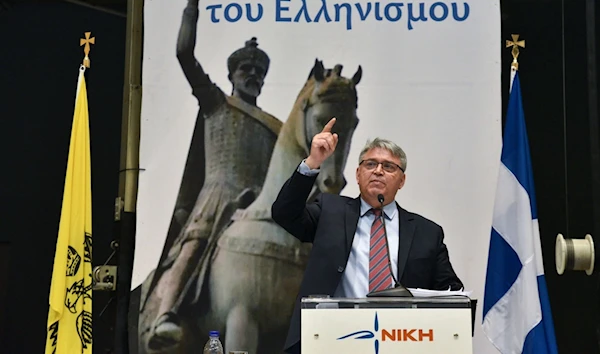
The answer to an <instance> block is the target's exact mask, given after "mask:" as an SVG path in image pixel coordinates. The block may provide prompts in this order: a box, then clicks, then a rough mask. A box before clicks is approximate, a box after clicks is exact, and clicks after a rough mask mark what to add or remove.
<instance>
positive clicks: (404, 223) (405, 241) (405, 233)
mask: <svg viewBox="0 0 600 354" xmlns="http://www.w3.org/2000/svg"><path fill="white" fill-rule="evenodd" d="M396 206H397V207H398V220H399V222H400V228H399V229H400V242H399V243H398V244H399V247H398V282H401V279H402V274H403V273H404V268H405V267H406V261H407V260H408V252H409V251H410V246H411V244H412V240H413V237H414V235H415V225H414V223H413V220H414V218H413V217H412V216H411V215H410V214H409V213H408V212H407V211H406V210H404V209H402V208H401V207H400V205H398V203H396Z"/></svg>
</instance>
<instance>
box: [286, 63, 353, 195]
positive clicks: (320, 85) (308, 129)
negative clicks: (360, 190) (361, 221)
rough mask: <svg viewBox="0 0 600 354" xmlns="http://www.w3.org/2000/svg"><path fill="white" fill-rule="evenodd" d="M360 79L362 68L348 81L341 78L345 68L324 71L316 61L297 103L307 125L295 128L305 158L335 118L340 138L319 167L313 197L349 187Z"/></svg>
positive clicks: (333, 130)
mask: <svg viewBox="0 0 600 354" xmlns="http://www.w3.org/2000/svg"><path fill="white" fill-rule="evenodd" d="M361 77H362V68H361V67H360V66H359V67H358V70H357V71H356V73H355V74H354V76H352V78H346V77H343V76H342V65H340V64H338V65H336V66H335V67H334V68H333V69H325V67H324V66H323V62H322V61H320V60H315V64H314V66H313V68H312V69H311V71H310V74H309V76H308V80H307V82H306V84H305V86H304V89H303V90H302V91H301V92H300V95H299V97H298V100H297V101H296V102H297V104H299V105H300V107H299V108H300V109H299V110H300V111H301V112H302V113H303V114H302V116H303V120H302V121H303V122H304V129H296V134H297V140H298V143H299V144H300V146H303V147H304V150H305V151H304V152H305V156H308V154H309V153H310V145H311V141H312V138H313V136H315V135H316V134H318V133H320V132H321V131H322V130H323V127H324V126H325V124H327V122H329V120H330V119H331V118H333V117H335V118H336V123H335V125H334V126H333V129H332V132H333V133H337V134H338V137H339V140H338V145H337V147H336V150H335V152H334V153H333V155H332V156H330V157H329V158H328V159H327V160H325V162H323V164H322V165H321V167H320V170H321V172H320V173H319V176H318V178H317V183H316V188H317V189H318V190H313V193H311V197H312V196H314V195H315V194H316V193H318V192H326V193H334V194H339V193H340V192H341V190H342V189H343V188H344V187H345V185H346V179H345V178H344V168H345V166H346V161H347V158H348V154H349V152H350V145H351V141H352V135H353V134H354V130H355V129H356V126H357V125H358V121H359V120H358V117H357V115H356V109H357V107H358V96H357V92H356V85H358V83H359V82H360V80H361Z"/></svg>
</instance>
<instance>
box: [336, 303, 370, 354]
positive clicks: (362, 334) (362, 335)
mask: <svg viewBox="0 0 600 354" xmlns="http://www.w3.org/2000/svg"><path fill="white" fill-rule="evenodd" d="M377 332H379V320H378V319H377V312H375V321H374V323H373V331H369V330H366V329H364V330H362V331H356V332H352V333H350V334H346V335H345V336H341V337H339V338H338V339H337V340H341V339H347V338H353V339H371V338H375V333H377ZM374 345H375V354H379V339H377V338H375V343H374Z"/></svg>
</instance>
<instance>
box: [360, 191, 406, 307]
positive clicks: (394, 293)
mask: <svg viewBox="0 0 600 354" xmlns="http://www.w3.org/2000/svg"><path fill="white" fill-rule="evenodd" d="M377 200H378V201H379V204H380V205H381V223H382V224H383V233H384V238H385V246H386V247H387V252H388V267H389V268H390V275H391V276H392V279H393V280H394V287H393V288H389V289H384V290H379V291H373V292H371V293H368V294H367V297H413V294H412V293H411V292H410V290H408V289H407V288H405V287H404V286H402V284H400V283H398V280H396V277H395V276H394V268H393V267H392V257H391V253H390V245H389V243H388V239H387V230H386V229H385V213H384V212H383V202H384V201H385V197H384V196H383V194H378V195H377Z"/></svg>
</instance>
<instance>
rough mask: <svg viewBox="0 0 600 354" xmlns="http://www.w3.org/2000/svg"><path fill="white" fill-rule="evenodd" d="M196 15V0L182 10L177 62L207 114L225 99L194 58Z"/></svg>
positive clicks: (190, 0) (191, 0)
mask: <svg viewBox="0 0 600 354" xmlns="http://www.w3.org/2000/svg"><path fill="white" fill-rule="evenodd" d="M198 15H199V10H198V0H189V1H188V4H187V6H186V7H185V9H184V10H183V17H182V19H181V27H180V28H179V35H178V37H177V60H179V64H180V65H181V68H182V69H183V73H184V75H185V77H186V79H187V81H188V82H189V84H190V86H191V87H192V93H193V95H194V96H195V97H196V98H197V99H198V102H199V103H200V106H201V107H202V110H203V112H204V113H205V114H207V113H209V112H210V111H212V110H213V109H214V108H216V107H217V106H218V105H219V104H221V103H223V102H224V100H225V97H224V94H223V92H222V91H221V90H220V89H219V88H218V87H216V86H215V85H214V84H213V83H212V82H211V80H210V78H209V77H208V75H207V74H206V73H205V72H204V69H202V66H201V65H200V63H199V62H198V60H196V57H195V56H194V49H195V47H196V31H197V27H198Z"/></svg>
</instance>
